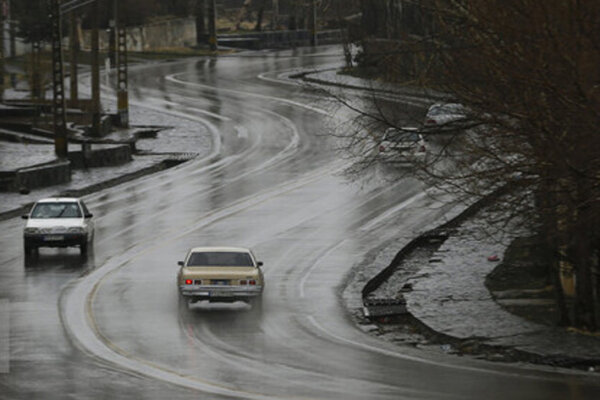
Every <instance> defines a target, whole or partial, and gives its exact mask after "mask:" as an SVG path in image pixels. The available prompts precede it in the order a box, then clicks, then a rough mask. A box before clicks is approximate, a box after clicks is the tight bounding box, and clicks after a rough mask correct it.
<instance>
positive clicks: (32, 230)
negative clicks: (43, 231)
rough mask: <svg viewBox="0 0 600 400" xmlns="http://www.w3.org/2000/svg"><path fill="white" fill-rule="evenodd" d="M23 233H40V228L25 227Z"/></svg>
mask: <svg viewBox="0 0 600 400" xmlns="http://www.w3.org/2000/svg"><path fill="white" fill-rule="evenodd" d="M25 233H27V234H36V233H40V229H39V228H25Z"/></svg>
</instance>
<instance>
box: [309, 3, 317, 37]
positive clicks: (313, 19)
mask: <svg viewBox="0 0 600 400" xmlns="http://www.w3.org/2000/svg"><path fill="white" fill-rule="evenodd" d="M317 44H318V43H317V0H311V2H310V45H311V46H316V45H317Z"/></svg>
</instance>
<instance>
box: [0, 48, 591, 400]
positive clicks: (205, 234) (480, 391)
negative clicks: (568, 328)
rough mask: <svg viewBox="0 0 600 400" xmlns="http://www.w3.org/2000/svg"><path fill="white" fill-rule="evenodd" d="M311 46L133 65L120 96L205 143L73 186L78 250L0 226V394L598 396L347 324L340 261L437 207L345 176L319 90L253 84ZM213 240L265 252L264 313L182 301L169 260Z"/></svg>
mask: <svg viewBox="0 0 600 400" xmlns="http://www.w3.org/2000/svg"><path fill="white" fill-rule="evenodd" d="M318 51H319V52H320V54H321V55H320V56H319V55H314V54H313V55H311V54H310V53H311V50H305V52H306V53H307V54H303V53H302V52H301V51H297V52H296V54H292V52H291V51H282V52H279V53H275V54H270V55H259V56H256V57H226V58H219V59H201V60H186V61H181V62H176V63H172V64H159V65H153V66H143V67H139V68H138V69H134V70H133V71H134V72H135V74H132V82H131V85H132V87H134V88H135V92H134V93H136V95H135V98H134V99H133V101H135V102H138V103H140V104H142V103H143V104H145V105H146V106H147V107H149V108H150V109H152V110H155V111H157V110H163V112H169V113H172V115H178V116H180V117H182V118H184V117H187V118H191V119H194V120H196V121H202V122H203V123H205V124H206V126H207V127H208V128H207V129H208V131H211V129H212V132H213V133H214V134H215V135H218V146H217V148H218V150H219V151H218V154H215V155H213V156H212V157H211V158H210V159H209V160H206V159H205V160H197V161H192V162H190V163H187V164H184V165H182V166H179V167H177V168H174V169H171V170H169V171H166V172H164V173H161V174H158V175H154V176H150V177H147V178H144V179H141V180H139V181H136V182H134V183H130V184H126V185H123V186H119V187H116V188H113V189H110V190H105V191H103V192H100V193H97V194H94V195H90V196H87V197H86V202H87V204H88V206H89V207H90V209H91V210H92V212H93V213H94V214H95V215H96V216H97V217H98V218H97V221H96V241H95V245H94V251H93V252H90V254H89V255H88V256H86V257H81V256H80V255H79V252H78V250H76V249H73V250H71V249H68V250H56V249H43V250H42V251H40V254H39V256H37V257H34V258H32V259H30V260H28V261H27V262H24V259H23V255H22V242H21V237H20V235H21V229H22V224H21V223H20V222H21V221H20V220H16V219H13V220H7V221H4V222H2V223H0V225H1V227H2V229H1V231H2V233H1V235H2V236H1V237H2V244H3V249H4V250H3V251H2V254H1V256H0V263H1V265H0V290H1V293H2V296H1V297H2V298H7V299H9V300H10V308H11V322H10V323H11V331H10V337H11V349H10V355H11V365H10V366H11V369H10V373H7V374H0V393H2V394H1V395H0V397H1V398H3V399H4V398H7V399H11V398H14V399H17V398H36V397H39V398H44V399H62V398H65V397H73V398H93V399H101V398H115V397H118V398H149V399H164V398H170V399H188V398H190V399H191V398H203V399H215V398H244V399H267V398H269V399H274V398H275V399H288V398H294V399H299V398H302V399H399V398H410V399H421V398H423V399H444V398H454V399H467V398H468V399H482V398H485V399H506V398H510V399H584V398H596V397H597V396H598V393H599V390H600V385H599V383H598V382H597V381H593V380H592V379H590V378H587V377H585V376H576V375H563V374H559V373H552V372H536V371H528V370H526V369H520V368H513V367H511V366H498V365H489V364H484V363H477V362H470V361H461V360H452V359H448V358H440V359H437V358H435V356H433V355H424V354H421V353H419V352H418V351H415V350H411V349H404V348H397V347H395V346H393V345H391V344H389V343H382V342H380V341H378V340H376V339H375V338H373V337H371V336H368V335H366V334H364V333H363V332H362V331H360V330H358V329H357V328H356V327H355V326H354V325H353V323H352V322H351V320H350V319H349V318H348V317H347V313H346V310H345V309H344V306H343V305H342V303H341V300H340V298H339V293H340V291H341V288H342V287H343V284H344V280H345V279H346V277H347V275H348V273H349V272H350V270H351V269H352V267H354V266H356V265H357V264H359V263H361V262H362V261H363V260H364V258H365V254H367V253H368V252H369V250H371V249H373V248H375V247H377V246H378V245H380V244H381V243H383V242H385V241H386V240H389V239H391V238H392V237H394V236H396V235H397V233H398V230H401V231H402V232H406V235H407V236H408V235H411V234H412V233H413V232H415V231H418V230H419V229H420V228H421V227H422V226H424V225H425V224H427V223H429V222H431V221H433V220H435V219H436V218H438V217H439V216H440V214H442V213H443V212H444V211H445V208H444V207H442V205H441V204H438V203H436V202H435V201H434V200H432V199H431V198H429V197H427V196H422V195H421V193H422V191H423V187H422V184H420V183H419V182H416V181H414V180H411V179H399V180H396V181H385V180H381V181H378V180H376V179H371V180H367V181H366V182H363V183H362V184H351V183H349V182H348V181H347V180H346V179H345V178H344V176H343V175H342V171H343V169H344V167H345V163H344V161H340V158H339V157H338V156H337V155H336V152H335V151H334V148H335V145H334V143H332V141H333V139H332V138H328V137H327V136H326V135H323V133H325V132H327V129H329V128H330V127H331V126H332V125H335V124H336V123H338V122H339V121H340V120H343V119H344V118H347V117H348V115H347V114H344V113H343V112H342V111H341V110H338V111H337V112H336V113H335V114H334V115H331V114H332V113H331V110H330V109H329V108H328V106H327V105H326V103H323V104H321V103H320V102H319V101H318V98H319V95H318V94H317V93H316V92H312V91H309V90H306V89H304V88H302V87H299V86H298V87H296V86H292V85H289V84H286V85H279V84H277V83H275V82H272V81H264V80H259V79H257V76H258V75H259V74H264V73H267V74H268V73H272V74H273V76H276V72H277V71H282V70H286V69H292V68H298V67H301V66H307V67H310V66H317V65H319V64H329V63H331V62H332V61H336V60H341V59H342V55H341V53H340V52H339V51H338V50H336V49H325V50H324V49H319V50H318ZM168 77H172V78H173V79H168ZM403 202H405V204H406V206H405V207H403V208H401V207H397V206H398V205H399V204H401V203H403ZM393 207H397V210H396V212H395V213H394V214H393V215H391V216H390V217H389V218H378V217H379V216H381V215H382V214H383V213H385V211H387V210H389V209H391V208H393ZM216 244H227V245H240V246H247V247H251V248H253V249H254V251H255V253H256V254H257V255H258V257H259V259H261V260H262V261H264V263H265V266H264V273H265V277H266V289H265V294H264V295H265V298H264V305H263V308H262V310H260V311H259V310H253V309H252V308H251V307H250V306H247V305H245V304H243V303H234V304H208V303H198V304H194V305H193V306H192V307H191V308H190V309H189V310H186V309H185V308H182V307H181V306H180V304H179V302H178V296H177V290H176V286H175V276H176V273H177V261H178V260H180V259H182V257H183V256H184V254H185V252H186V250H187V249H188V248H190V247H192V246H200V245H202V246H203V245H216Z"/></svg>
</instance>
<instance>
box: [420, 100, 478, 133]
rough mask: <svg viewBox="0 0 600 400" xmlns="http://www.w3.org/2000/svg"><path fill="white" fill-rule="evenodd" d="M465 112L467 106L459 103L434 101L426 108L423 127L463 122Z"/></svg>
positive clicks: (465, 116)
mask: <svg viewBox="0 0 600 400" xmlns="http://www.w3.org/2000/svg"><path fill="white" fill-rule="evenodd" d="M467 113H468V110H467V108H466V107H465V106H463V105H462V104H459V103H435V104H432V105H431V106H430V107H429V109H428V110H427V114H426V115H425V120H424V122H423V125H424V126H425V127H436V126H444V125H453V124H455V123H457V122H464V121H465V120H466V119H467Z"/></svg>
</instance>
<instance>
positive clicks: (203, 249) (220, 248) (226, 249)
mask: <svg viewBox="0 0 600 400" xmlns="http://www.w3.org/2000/svg"><path fill="white" fill-rule="evenodd" d="M203 252H215V253H218V252H233V253H250V252H251V251H250V249H247V248H245V247H232V246H204V247H193V248H192V249H190V253H203Z"/></svg>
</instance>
